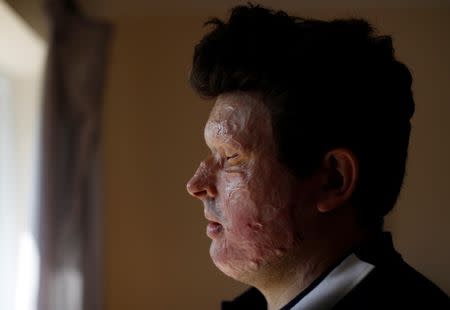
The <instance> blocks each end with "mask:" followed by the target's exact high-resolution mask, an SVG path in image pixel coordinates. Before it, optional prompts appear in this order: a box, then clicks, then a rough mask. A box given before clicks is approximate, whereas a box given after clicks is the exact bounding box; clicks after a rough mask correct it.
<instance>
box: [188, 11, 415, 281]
mask: <svg viewBox="0 0 450 310" xmlns="http://www.w3.org/2000/svg"><path fill="white" fill-rule="evenodd" d="M208 24H212V25H213V26H214V29H213V30H212V31H211V32H210V33H208V34H207V35H206V36H205V37H204V38H203V39H202V40H201V42H200V43H199V44H198V45H197V46H196V49H195V54H194V61H193V67H192V71H191V76H190V81H191V84H192V86H193V87H194V89H195V90H196V91H197V92H198V93H199V94H200V95H202V96H204V97H210V98H216V104H215V106H214V108H213V110H212V112H211V115H210V118H209V120H208V123H207V125H206V128H205V140H206V142H207V144H208V146H209V147H210V149H211V156H210V157H208V158H207V159H206V160H205V161H203V162H202V164H201V165H200V167H199V169H198V170H197V173H196V174H195V176H194V177H193V178H192V179H191V181H190V182H189V184H188V190H189V191H190V193H191V194H193V195H194V196H197V197H198V198H201V199H202V200H203V201H204V204H205V213H206V217H207V218H209V220H211V221H213V222H215V223H216V224H214V223H213V224H211V225H210V226H209V229H210V231H209V233H210V237H212V239H213V243H212V246H211V255H212V257H213V260H214V261H215V263H216V264H217V265H218V266H219V268H221V269H222V270H223V271H225V272H226V273H227V274H229V275H232V276H234V277H241V276H242V274H247V275H246V276H245V277H247V276H248V277H249V276H250V274H251V270H252V268H253V269H258V268H260V266H261V265H262V266H266V267H267V266H268V268H270V266H271V265H272V264H277V263H279V262H280V261H281V260H283V259H288V258H286V255H285V253H290V251H291V250H292V249H297V248H298V245H299V243H301V241H302V239H303V238H308V237H312V236H316V237H317V236H318V232H319V231H320V230H321V229H322V228H323V229H324V230H325V229H326V228H325V226H324V223H328V222H327V221H330V218H333V217H336V218H340V217H339V215H340V214H346V215H348V216H354V218H355V222H357V224H358V226H359V227H360V228H361V230H362V231H371V230H377V229H381V225H382V220H383V217H384V216H385V215H386V214H387V213H388V212H389V211H390V210H391V209H392V208H393V206H394V204H395V202H396V200H397V197H398V194H399V191H400V188H401V184H402V181H403V177H404V171H405V161H406V155H407V148H408V141H409V132H410V121H409V120H410V118H411V116H412V114H413V112H414V102H413V98H412V93H411V75H410V73H409V71H408V69H407V68H406V67H405V66H404V65H403V64H401V63H400V62H398V61H397V60H396V59H395V58H394V55H393V48H392V43H391V39H390V37H386V36H375V35H374V33H373V29H372V28H371V27H370V25H368V24H367V22H365V21H362V20H336V21H331V22H325V21H317V20H310V19H303V18H296V17H291V16H288V15H286V14H285V13H283V12H274V11H270V10H267V9H265V8H262V7H258V6H251V5H249V6H240V7H236V8H234V9H233V11H232V13H231V17H230V19H229V21H228V22H227V23H225V22H222V21H220V20H212V21H210V22H209V23H208ZM217 223H219V224H220V225H219V224H217ZM313 231H314V233H313ZM244 262H245V263H244Z"/></svg>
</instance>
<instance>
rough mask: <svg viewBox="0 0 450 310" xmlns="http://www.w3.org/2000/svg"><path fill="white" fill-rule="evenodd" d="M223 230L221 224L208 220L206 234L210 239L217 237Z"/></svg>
mask: <svg viewBox="0 0 450 310" xmlns="http://www.w3.org/2000/svg"><path fill="white" fill-rule="evenodd" d="M222 231H223V226H222V225H221V224H219V223H217V222H212V221H208V225H207V226H206V235H207V236H208V237H210V238H211V239H215V238H217V237H218V236H219V235H220V234H221V233H222Z"/></svg>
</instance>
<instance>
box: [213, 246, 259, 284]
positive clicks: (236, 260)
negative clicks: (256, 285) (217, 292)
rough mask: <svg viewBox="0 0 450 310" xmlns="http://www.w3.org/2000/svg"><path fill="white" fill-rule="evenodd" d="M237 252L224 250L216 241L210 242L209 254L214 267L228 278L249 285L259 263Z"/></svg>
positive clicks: (228, 249) (257, 269)
mask: <svg viewBox="0 0 450 310" xmlns="http://www.w3.org/2000/svg"><path fill="white" fill-rule="evenodd" d="M237 252H238V251H234V250H233V249H230V248H225V247H223V246H222V245H221V244H218V242H217V241H214V240H213V241H212V242H211V246H210V249H209V254H210V256H211V259H212V261H213V263H214V265H215V266H216V267H217V268H218V269H219V270H220V271H221V272H222V273H224V274H225V275H227V276H228V277H230V278H232V279H234V280H236V281H239V282H242V283H246V284H251V283H249V282H252V281H251V280H250V279H253V278H254V277H255V276H256V274H257V273H258V271H259V269H260V265H261V264H260V263H259V262H257V261H256V260H252V259H249V258H247V257H245V255H239V254H238V253H237Z"/></svg>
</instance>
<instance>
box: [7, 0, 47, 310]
mask: <svg viewBox="0 0 450 310" xmlns="http://www.w3.org/2000/svg"><path fill="white" fill-rule="evenodd" d="M44 56H45V43H44V42H43V40H41V39H40V38H39V37H38V36H37V35H36V34H35V33H34V32H33V30H32V29H30V28H29V27H28V26H27V25H26V24H25V23H24V22H23V21H22V20H21V19H20V17H19V16H18V15H17V14H15V12H14V11H13V10H12V9H11V8H10V7H8V6H7V5H6V4H5V2H4V1H3V0H0V275H1V277H0V309H12V310H34V309H35V308H36V293H37V284H38V270H39V268H38V267H39V255H38V251H37V247H36V242H35V239H34V235H33V229H34V227H33V225H34V218H33V214H34V211H35V207H36V201H37V199H36V194H37V191H36V188H37V186H36V185H37V184H36V180H37V175H36V172H37V145H38V144H37V141H38V138H39V137H38V132H39V130H38V129H39V122H38V121H39V114H40V111H39V108H40V88H41V72H42V64H43V60H44Z"/></svg>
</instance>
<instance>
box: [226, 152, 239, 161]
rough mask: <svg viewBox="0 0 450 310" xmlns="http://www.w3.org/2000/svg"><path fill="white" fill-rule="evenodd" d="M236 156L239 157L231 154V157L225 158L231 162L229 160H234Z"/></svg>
mask: <svg viewBox="0 0 450 310" xmlns="http://www.w3.org/2000/svg"><path fill="white" fill-rule="evenodd" d="M238 156H239V154H238V153H236V154H233V155H231V156H227V157H226V158H227V160H231V159H233V158H236V157H238Z"/></svg>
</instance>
